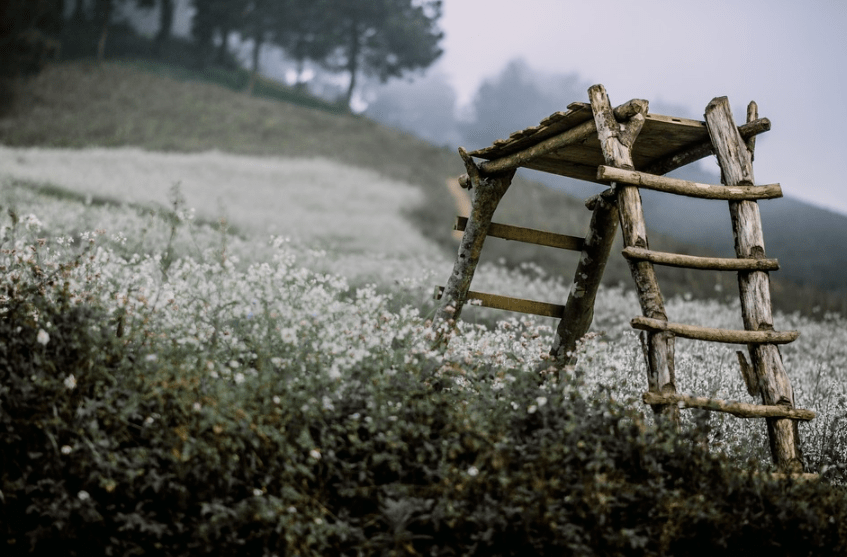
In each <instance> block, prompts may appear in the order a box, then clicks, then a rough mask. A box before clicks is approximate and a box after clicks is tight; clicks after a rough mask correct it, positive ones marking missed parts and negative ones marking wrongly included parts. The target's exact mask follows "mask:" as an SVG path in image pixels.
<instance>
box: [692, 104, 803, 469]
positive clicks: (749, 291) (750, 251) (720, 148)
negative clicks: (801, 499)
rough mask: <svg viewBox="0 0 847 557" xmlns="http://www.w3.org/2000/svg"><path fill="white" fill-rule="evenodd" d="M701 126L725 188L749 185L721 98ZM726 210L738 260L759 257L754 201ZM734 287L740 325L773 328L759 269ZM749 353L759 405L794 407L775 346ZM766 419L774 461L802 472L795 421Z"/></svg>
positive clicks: (744, 151)
mask: <svg viewBox="0 0 847 557" xmlns="http://www.w3.org/2000/svg"><path fill="white" fill-rule="evenodd" d="M752 116H753V115H752V114H751V117H752ZM706 127H707V129H708V131H709V136H710V137H711V138H712V144H713V145H714V148H715V155H716V156H717V159H718V164H719V165H720V167H721V174H722V175H723V181H724V183H725V184H726V185H727V186H730V187H732V186H738V185H752V184H753V183H754V180H753V163H752V158H751V156H750V149H749V146H748V144H747V143H745V142H744V139H743V138H742V137H741V134H739V133H738V128H737V127H736V126H735V122H734V120H733V118H732V111H731V110H730V107H729V101H728V100H727V99H726V97H719V98H715V99H713V100H712V102H710V103H709V105H708V106H707V107H706ZM729 210H730V215H731V217H732V227H733V233H734V235H735V253H736V255H737V256H738V257H739V258H754V259H762V258H764V257H765V242H764V235H763V233H762V222H761V217H760V215H759V206H758V204H756V202H755V201H730V202H729ZM738 285H739V290H740V293H741V312H742V317H743V320H744V328H745V329H747V330H750V331H769V330H773V314H772V309H771V298H770V279H769V277H768V274H767V273H766V272H764V271H750V272H742V273H739V274H738ZM749 351H750V359H751V364H752V366H753V370H754V372H755V374H756V385H757V386H758V389H759V394H760V396H761V397H762V401H763V402H764V404H765V405H768V406H771V405H785V406H789V407H792V408H793V407H794V406H795V403H794V391H793V390H792V388H791V383H790V381H789V379H788V374H787V373H786V372H785V368H784V367H783V363H782V356H781V355H780V353H779V348H778V347H777V346H776V345H773V344H759V345H753V346H750V347H749ZM767 423H768V434H769V440H770V448H771V455H772V457H773V459H774V462H775V463H776V464H777V465H778V466H779V467H780V468H782V469H784V470H786V471H789V472H801V471H802V470H803V454H802V451H801V449H800V442H799V433H798V429H797V424H796V422H792V421H791V420H786V419H779V418H769V419H768V420H767Z"/></svg>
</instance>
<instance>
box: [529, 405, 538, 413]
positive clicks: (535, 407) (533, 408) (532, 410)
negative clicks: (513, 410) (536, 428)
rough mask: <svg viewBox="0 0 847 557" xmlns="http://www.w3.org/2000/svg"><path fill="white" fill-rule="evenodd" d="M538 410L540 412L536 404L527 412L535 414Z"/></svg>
mask: <svg viewBox="0 0 847 557" xmlns="http://www.w3.org/2000/svg"><path fill="white" fill-rule="evenodd" d="M536 410H538V406H536V405H534V404H532V405H530V407H529V408H527V409H526V411H527V412H528V413H530V414H535V411H536Z"/></svg>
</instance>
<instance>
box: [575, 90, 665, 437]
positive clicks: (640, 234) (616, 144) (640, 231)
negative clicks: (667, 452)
mask: <svg viewBox="0 0 847 557" xmlns="http://www.w3.org/2000/svg"><path fill="white" fill-rule="evenodd" d="M588 96H589V98H590V100H591V109H592V110H593V111H594V121H595V122H596V124H597V136H598V138H599V139H600V146H601V148H602V150H603V158H604V159H605V160H606V164H607V165H609V166H613V167H615V168H623V169H626V170H634V169H635V168H634V165H633V163H632V145H633V144H634V143H635V139H636V137H638V133H639V132H640V131H641V127H642V126H643V125H644V119H645V114H646V112H647V103H646V101H645V103H644V108H643V111H642V112H639V113H638V114H636V115H634V116H633V117H632V118H631V119H630V121H629V122H628V123H626V124H621V123H619V122H618V121H617V120H616V119H615V116H614V114H613V112H612V108H611V104H610V102H609V97H608V95H607V94H606V89H605V88H604V87H603V86H602V85H594V86H592V87H590V88H589V89H588ZM612 187H613V188H614V190H615V191H616V192H617V199H618V211H619V213H620V221H621V231H622V233H623V239H624V245H625V246H626V247H637V248H643V249H649V246H648V243H647V227H646V225H645V223H644V210H643V207H642V205H641V194H640V192H639V191H638V188H636V187H635V186H630V185H624V184H616V183H613V184H612ZM629 268H630V271H631V273H632V278H633V280H634V281H635V286H636V289H637V291H638V301H639V303H640V304H641V311H642V313H643V315H644V317H648V318H651V319H659V320H662V321H667V320H668V317H667V314H666V313H665V305H664V301H663V300H662V294H661V292H660V291H659V283H658V281H657V280H656V273H655V270H654V269H653V264H652V263H650V262H649V261H636V260H630V261H629ZM641 340H642V343H643V344H644V346H645V347H646V355H647V384H648V389H649V391H650V392H654V393H657V394H675V393H676V378H675V375H674V335H673V333H671V332H669V331H646V332H644V333H642V337H641ZM652 408H653V411H654V412H655V413H656V414H659V415H662V416H666V417H668V418H669V419H670V420H672V421H673V422H674V423H678V422H679V408H678V407H677V406H675V405H667V404H658V405H654V406H653V407H652Z"/></svg>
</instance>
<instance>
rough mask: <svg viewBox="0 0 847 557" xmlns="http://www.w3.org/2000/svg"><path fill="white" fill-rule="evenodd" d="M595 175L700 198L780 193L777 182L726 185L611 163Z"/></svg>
mask: <svg viewBox="0 0 847 557" xmlns="http://www.w3.org/2000/svg"><path fill="white" fill-rule="evenodd" d="M597 179H598V180H601V181H605V182H623V183H625V184H631V185H633V186H638V187H639V188H645V189H648V190H655V191H661V192H665V193H672V194H675V195H684V196H687V197H697V198H701V199H721V200H725V201H730V200H733V201H737V200H742V199H750V200H753V199H774V198H777V197H782V188H781V187H780V185H779V184H769V185H766V186H736V187H728V186H723V185H713V184H700V183H698V182H690V181H688V180H680V179H679V178H667V177H665V176H657V175H655V174H649V173H647V172H638V171H635V170H623V169H620V168H614V167H611V166H600V167H598V168H597Z"/></svg>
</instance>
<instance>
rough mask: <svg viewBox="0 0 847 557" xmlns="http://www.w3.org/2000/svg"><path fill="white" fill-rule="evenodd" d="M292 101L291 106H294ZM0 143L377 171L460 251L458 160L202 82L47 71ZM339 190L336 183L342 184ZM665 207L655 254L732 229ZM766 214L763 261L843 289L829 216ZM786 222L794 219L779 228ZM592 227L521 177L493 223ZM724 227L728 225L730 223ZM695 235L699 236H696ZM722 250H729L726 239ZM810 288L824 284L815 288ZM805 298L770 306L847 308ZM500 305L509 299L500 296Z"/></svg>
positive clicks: (420, 221)
mask: <svg viewBox="0 0 847 557" xmlns="http://www.w3.org/2000/svg"><path fill="white" fill-rule="evenodd" d="M291 98H292V99H293V100H294V101H295V102H296V97H294V96H292V97H291ZM304 104H308V103H304ZM0 143H3V144H5V145H9V146H52V147H70V148H82V147H88V146H127V145H131V146H138V147H142V148H145V149H150V150H157V151H181V152H197V151H208V150H214V149H218V150H222V151H227V152H231V153H236V154H238V153H243V154H252V155H273V156H297V157H302V156H320V157H325V158H330V159H335V160H338V161H340V162H343V163H346V164H352V165H355V166H360V167H364V168H370V169H374V170H377V171H378V172H380V173H382V174H384V175H386V176H388V177H390V178H393V179H397V180H402V181H404V182H407V183H410V184H413V185H415V186H417V187H419V188H421V190H422V191H423V192H424V194H425V197H426V202H425V203H424V204H422V205H421V206H420V207H417V208H416V209H415V210H413V211H411V212H410V214H409V218H410V220H411V221H412V222H413V223H414V225H415V226H417V227H418V228H419V229H420V230H421V231H422V232H423V233H424V235H425V236H427V237H429V238H431V239H432V240H433V241H435V242H436V243H437V244H439V245H440V246H442V248H443V249H444V250H446V251H447V252H449V253H450V254H451V256H452V255H453V254H455V249H456V243H455V240H454V239H453V238H452V236H451V229H452V223H453V218H454V216H455V212H456V209H455V206H454V203H453V199H452V198H451V195H450V193H449V192H448V190H447V188H446V186H445V181H446V180H447V179H448V178H451V177H453V178H455V177H456V176H458V175H459V174H461V173H462V172H464V168H463V166H462V164H461V161H460V159H459V157H458V155H457V154H456V153H455V151H452V150H449V149H444V148H440V147H435V146H433V145H431V144H429V143H427V142H425V141H423V140H420V139H417V138H415V137H413V136H411V135H409V134H406V133H403V132H400V131H397V130H394V129H391V128H388V127H386V126H382V125H380V124H377V123H376V122H374V121H372V120H369V119H367V118H364V117H361V116H355V115H350V114H339V113H333V112H332V111H329V110H325V109H321V108H316V107H315V105H314V104H312V106H311V107H310V106H304V105H303V104H295V103H294V102H282V101H280V100H271V99H263V98H256V97H250V96H247V95H245V94H243V93H240V92H237V91H233V90H231V89H228V88H225V87H222V86H220V85H215V84H212V83H208V82H204V81H203V75H202V74H191V73H190V72H187V71H182V70H181V71H179V72H174V71H169V69H168V68H167V67H157V66H156V65H155V64H149V63H148V64H145V66H144V69H140V68H139V67H138V65H137V64H136V65H132V64H126V63H123V64H121V63H107V64H104V65H102V66H98V65H96V64H93V63H87V62H75V63H63V64H57V65H54V66H52V67H49V68H48V69H47V70H46V71H44V72H43V73H42V74H41V75H39V76H37V77H35V78H33V79H31V80H30V81H28V82H26V83H23V84H21V85H20V87H19V88H18V91H17V102H16V104H15V105H14V106H13V107H12V109H11V110H10V111H9V112H8V113H7V114H5V115H3V116H2V117H0ZM339 180H344V177H343V176H339ZM706 181H714V180H713V179H712V178H710V179H709V180H706ZM594 189H596V186H595V187H594ZM581 197H584V196H581ZM661 197H662V199H659V198H657V199H656V200H655V201H654V200H652V199H651V200H650V202H649V203H648V204H647V206H648V209H647V219H648V225H649V226H650V227H651V229H652V231H653V232H652V233H651V243H652V245H653V247H654V248H656V249H664V250H669V251H670V250H672V251H679V252H683V253H698V252H702V250H703V247H707V248H708V249H709V250H711V251H718V246H717V244H716V245H714V246H712V245H705V244H704V242H703V238H704V237H708V238H710V239H711V238H712V237H714V238H718V237H719V236H717V235H713V234H712V232H711V231H712V230H714V229H715V227H716V226H718V227H719V229H720V231H721V233H722V234H727V233H728V232H727V231H728V230H729V226H728V224H726V225H725V226H724V225H723V224H721V225H716V224H715V223H716V222H718V221H719V218H718V217H717V216H711V215H713V214H714V215H717V214H718V213H719V211H720V209H719V208H716V209H715V210H714V212H713V213H708V212H701V211H700V210H699V209H698V211H697V212H691V211H690V210H689V208H688V205H687V203H686V207H685V208H684V209H682V208H678V207H677V206H674V205H665V204H666V203H671V204H672V203H675V202H677V201H676V200H674V199H673V196H661ZM769 203H770V204H773V205H774V209H773V211H776V212H774V213H770V212H768V211H771V209H770V208H766V206H767V205H768V203H763V204H762V206H763V213H764V217H763V219H764V221H765V227H766V234H767V240H768V253H769V254H772V255H774V256H776V257H779V258H781V259H782V261H783V267H784V268H785V269H786V271H785V274H786V276H788V274H789V269H790V268H791V265H792V264H791V262H792V261H793V260H795V259H796V260H798V261H802V263H803V265H804V266H808V269H807V271H808V272H806V273H803V272H800V271H802V269H800V271H798V272H797V274H795V275H791V276H792V277H793V276H797V277H800V278H798V282H803V281H805V282H803V284H807V285H819V286H821V287H826V288H830V289H837V288H839V286H843V283H842V284H841V285H839V282H838V278H840V276H839V275H838V274H837V272H836V269H839V265H840V268H841V269H843V268H844V263H843V261H844V260H843V257H844V256H843V255H842V254H835V253H834V252H837V251H838V250H837V249H834V248H835V246H837V244H839V243H840V242H841V241H842V240H843V239H844V238H845V235H844V233H843V231H844V221H845V219H843V218H842V217H838V216H837V215H833V217H834V218H823V216H822V215H820V214H818V213H816V212H815V211H817V210H814V209H812V208H810V207H808V206H805V207H804V206H803V204H800V203H799V202H794V201H788V200H782V201H775V202H774V201H772V202H769ZM786 211H787V212H789V213H790V215H791V216H790V218H786V217H785V212H786ZM724 212H725V213H726V211H725V209H724ZM823 213H826V212H825V211H823ZM663 215H664V216H663ZM686 215H688V216H687V217H686ZM589 218H590V213H589V211H588V210H586V209H585V207H584V205H583V202H582V199H581V198H580V197H574V196H571V195H566V194H565V193H562V192H561V191H555V190H552V189H550V188H549V187H546V186H543V185H541V184H539V183H537V182H533V181H530V180H528V179H525V178H520V177H519V178H517V179H516V180H515V183H514V184H513V186H512V191H510V192H509V193H508V194H507V195H506V197H505V199H504V201H503V203H502V204H501V207H500V209H498V212H497V215H496V217H495V220H497V221H499V222H504V223H508V224H515V225H519V226H528V227H534V228H540V229H543V230H549V231H555V232H561V233H566V234H575V235H582V234H584V233H585V231H586V227H587V223H588V220H589ZM721 218H723V219H725V221H726V222H727V223H728V220H729V217H728V216H727V215H726V214H724V215H723V217H721ZM807 218H808V219H810V222H809V223H808V224H806V223H804V224H803V231H802V234H799V233H797V231H796V230H795V234H794V235H793V236H792V228H791V226H790V225H789V223H792V224H793V223H798V222H804V221H805V219H807ZM673 219H676V220H673ZM701 221H702V222H701ZM681 224H685V225H686V226H685V227H683V226H681ZM694 224H696V226H692V225H694ZM774 225H778V226H774ZM838 227H841V228H838ZM691 228H695V229H696V230H699V233H697V232H695V233H693V234H689V235H685V234H684V233H683V230H684V229H689V230H690V229H691ZM662 232H666V233H667V234H662ZM725 239H726V238H725V237H724V238H723V240H725ZM806 239H807V240H808V242H805V240H806ZM680 240H683V241H680ZM723 240H721V241H723ZM729 246H730V247H731V246H732V243H731V239H729ZM804 246H805V249H806V252H807V253H806V254H805V255H804V254H803V251H802V250H803V249H804ZM819 248H820V249H819ZM827 250H829V258H828V257H827V256H826V252H827ZM483 255H484V259H486V260H492V261H497V260H498V259H501V258H502V259H504V260H505V261H506V262H507V264H508V265H510V266H517V265H520V264H521V263H522V262H527V261H532V262H535V263H537V264H539V265H541V266H542V267H544V268H545V269H546V270H547V272H548V273H550V274H552V275H558V276H564V277H565V278H566V279H568V280H570V278H571V277H572V274H573V271H574V266H575V264H576V257H577V255H576V254H573V253H570V252H561V251H559V250H553V249H550V248H541V247H534V246H530V245H525V244H518V245H516V244H515V243H513V242H505V241H501V240H497V239H493V238H492V239H490V240H489V241H488V243H487V244H486V249H485V251H484V254H483ZM803 268H806V267H803ZM791 272H792V273H793V272H794V271H791ZM814 276H817V277H819V279H820V280H818V281H813V280H811V279H812V277H814ZM825 277H833V278H832V280H830V279H829V278H825ZM660 279H661V280H662V283H661V284H662V290H663V293H665V295H667V296H670V295H674V294H683V293H692V294H694V295H695V296H698V297H705V296H715V295H716V292H717V291H722V292H723V294H720V295H721V296H722V297H723V296H726V295H727V292H731V291H732V288H733V287H734V284H735V279H734V277H732V276H730V275H729V274H720V273H695V272H691V271H689V270H679V269H661V270H660ZM801 279H802V280H801ZM606 282H607V283H618V282H623V283H624V284H630V282H631V279H630V276H629V271H628V268H627V266H626V263H625V261H624V260H623V258H622V257H619V256H616V257H613V258H612V260H611V261H610V264H609V267H608V268H607V274H606ZM716 287H717V288H716ZM777 288H780V289H784V288H787V285H782V286H776V285H775V289H777ZM808 292H809V294H808V295H806V296H805V297H804V298H803V299H797V296H789V297H783V296H780V297H777V298H776V299H775V303H776V304H777V307H782V309H786V310H793V309H808V308H810V307H812V306H811V305H810V304H811V303H815V304H818V305H823V306H824V307H829V308H833V309H839V310H841V311H844V309H847V296H843V297H833V296H830V295H828V294H826V293H823V292H821V291H820V290H819V289H818V288H817V287H812V286H810V287H809V289H808ZM502 294H506V295H508V292H503V293H502ZM733 296H734V294H733ZM812 298H814V300H812ZM839 304H842V306H839Z"/></svg>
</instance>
